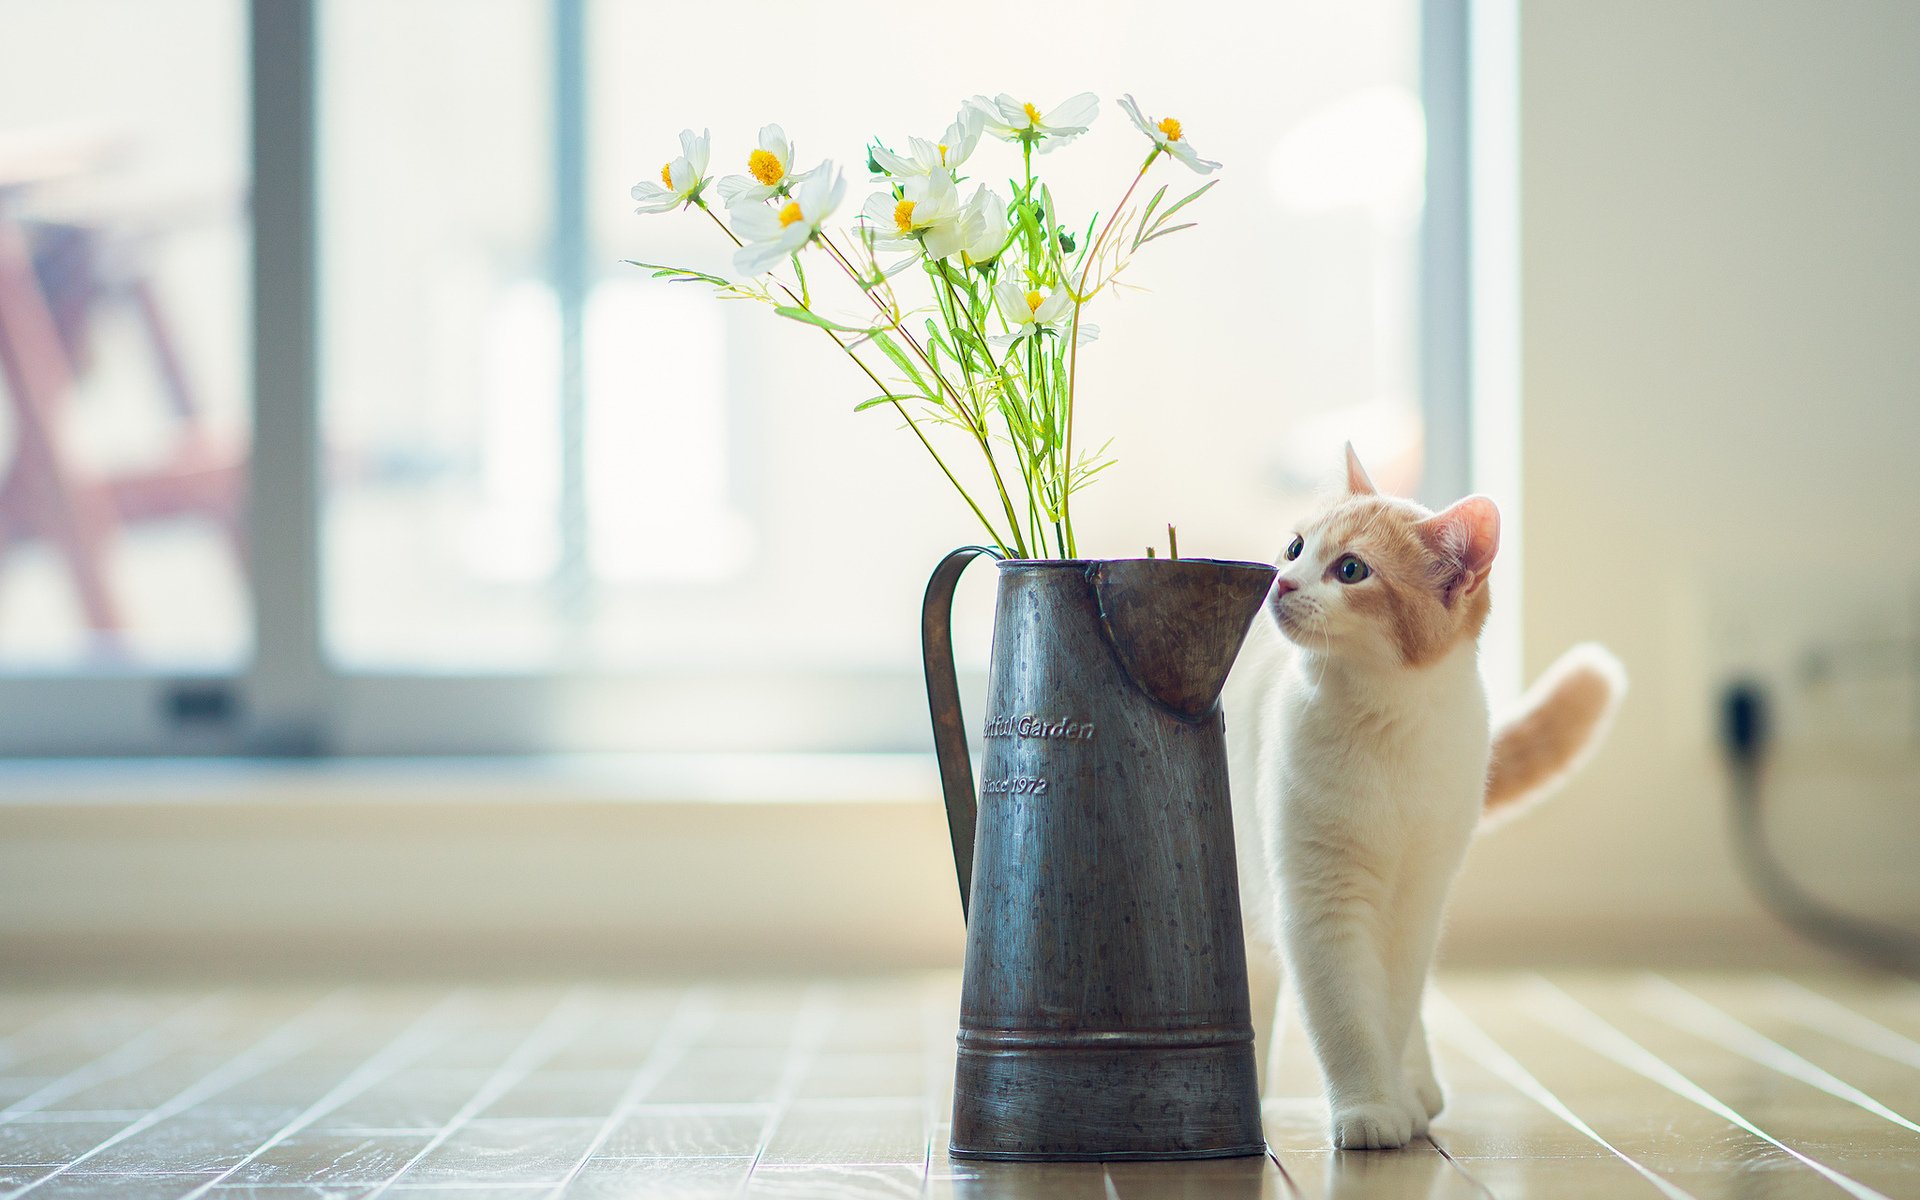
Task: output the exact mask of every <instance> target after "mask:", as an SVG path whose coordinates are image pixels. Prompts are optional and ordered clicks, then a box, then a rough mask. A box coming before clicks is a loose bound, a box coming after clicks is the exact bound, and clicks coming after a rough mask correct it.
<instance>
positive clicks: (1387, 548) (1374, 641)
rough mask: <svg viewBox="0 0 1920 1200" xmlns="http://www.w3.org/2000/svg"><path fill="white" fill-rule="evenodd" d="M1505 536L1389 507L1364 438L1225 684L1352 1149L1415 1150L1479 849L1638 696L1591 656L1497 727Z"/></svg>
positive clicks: (1245, 780) (1454, 515) (1280, 905)
mask: <svg viewBox="0 0 1920 1200" xmlns="http://www.w3.org/2000/svg"><path fill="white" fill-rule="evenodd" d="M1499 544H1500V513H1499V510H1498V509H1497V508H1495V507H1494V504H1493V502H1492V501H1491V500H1488V499H1487V498H1486V497H1484V496H1469V497H1468V498H1467V499H1465V500H1462V501H1460V502H1459V503H1457V504H1454V505H1453V506H1452V507H1450V508H1447V509H1446V510H1445V511H1443V512H1440V513H1433V512H1431V511H1429V510H1427V509H1425V508H1422V507H1421V506H1419V505H1417V504H1414V503H1413V502H1411V501H1408V500H1400V499H1395V498H1392V497H1386V496H1381V495H1379V494H1378V493H1377V492H1375V490H1374V487H1373V484H1372V482H1371V481H1370V480H1369V479H1368V478H1367V474H1366V471H1365V470H1364V469H1363V468H1362V467H1361V466H1360V460H1359V459H1358V458H1357V457H1355V455H1354V453H1353V447H1351V446H1348V447H1347V494H1346V495H1345V496H1344V497H1343V498H1341V499H1340V501H1339V502H1337V503H1336V504H1334V505H1333V506H1332V507H1331V508H1329V509H1328V510H1327V511H1325V512H1323V513H1321V514H1320V515H1319V516H1317V517H1315V518H1314V519H1313V520H1311V521H1309V522H1308V523H1307V524H1306V525H1305V526H1304V527H1302V528H1301V530H1300V531H1299V532H1298V533H1297V534H1295V535H1294V536H1293V537H1292V540H1291V541H1290V543H1289V544H1288V546H1287V548H1286V551H1285V553H1284V554H1283V556H1282V557H1281V559H1280V561H1279V562H1278V564H1277V565H1278V567H1279V568H1280V574H1279V576H1278V578H1277V579H1276V580H1275V582H1274V587H1273V591H1272V593H1271V594H1270V595H1269V596H1268V599H1267V605H1266V609H1265V612H1264V616H1263V617H1262V618H1256V620H1255V622H1254V629H1253V632H1252V634H1251V635H1250V636H1249V638H1248V641H1247V647H1246V649H1245V650H1244V651H1243V652H1242V654H1241V658H1240V662H1239V664H1238V665H1237V666H1236V667H1235V668H1234V673H1233V676H1232V678H1231V680H1230V681H1229V683H1228V687H1227V693H1226V705H1227V723H1228V735H1227V736H1228V745H1229V750H1230V754H1231V758H1232V770H1233V797H1234V818H1235V826H1236V829H1237V835H1238V842H1239V848H1240V861H1241V864H1242V871H1241V879H1242V894H1243V896H1244V898H1245V904H1244V907H1245V908H1246V910H1247V912H1248V915H1249V918H1250V924H1251V925H1252V927H1253V928H1254V929H1255V930H1257V931H1261V932H1264V933H1265V934H1267V936H1268V937H1269V938H1270V939H1271V940H1273V941H1275V942H1277V943H1278V945H1277V947H1276V948H1277V949H1278V950H1279V951H1280V952H1281V955H1282V957H1283V959H1284V963H1285V966H1286V969H1287V970H1288V971H1289V973H1290V976H1291V979H1292V984H1293V987H1294V988H1295V989H1296V990H1297V993H1298V995H1299V998H1300V1006H1301V1014H1302V1017H1303V1019H1304V1021H1305V1024H1306V1028H1307V1034H1308V1037H1309V1039H1310V1040H1311V1041H1312V1043H1313V1049H1314V1053H1315V1055H1316V1056H1317V1057H1318V1058H1319V1060H1320V1067H1321V1071H1322V1073H1323V1074H1324V1075H1325V1077H1326V1081H1327V1093H1328V1094H1327V1100H1328V1103H1329V1105H1330V1107H1331V1109H1332V1117H1333V1141H1334V1144H1335V1145H1336V1146H1339V1147H1341V1148H1342V1149H1388V1148H1392V1147H1396V1146H1403V1145H1405V1144H1406V1143H1407V1142H1408V1141H1409V1140H1410V1139H1411V1138H1414V1137H1417V1136H1419V1135H1420V1134H1422V1133H1425V1132H1426V1129H1427V1123H1428V1121H1429V1119H1430V1118H1432V1117H1433V1116H1435V1115H1436V1114H1438V1113H1439V1111H1440V1107H1441V1103H1442V1096H1441V1090H1440V1085H1439V1082H1438V1081H1437V1080H1436V1079H1435V1077H1434V1072H1433V1062H1432V1060H1431V1058H1430V1057H1429V1055H1428V1052H1427V1039H1426V1032H1425V1030H1424V1029H1423V1028H1422V1022H1421V1016H1420V1002H1421V998H1422V995H1423V993H1424V991H1425V987H1426V980H1427V970H1428V966H1429V965H1430V963H1431V962H1432V959H1433V951H1434V944H1435V942H1436V940H1437V939H1438V937H1439V933H1440V919H1441V913H1442V910H1443V909H1444V907H1445V905H1446V898H1447V891H1448V888H1449V887H1450V886H1451V885H1452V883H1453V878H1454V875H1455V874H1456V873H1457V872H1458V870H1459V867H1460V860H1461V858H1462V856H1463V855H1464V854H1465V853H1466V849H1467V844H1468V842H1469V841H1470V840H1471V839H1472V837H1473V834H1474V830H1475V829H1476V828H1477V827H1478V826H1479V825H1481V824H1482V823H1483V821H1484V819H1485V818H1486V815H1487V814H1488V813H1492V812H1494V811H1496V810H1500V811H1503V812H1510V811H1512V810H1513V809H1515V808H1516V807H1518V806H1519V805H1521V804H1522V803H1523V802H1525V801H1527V800H1530V799H1534V798H1537V797H1538V796H1539V795H1541V794H1542V793H1543V792H1544V791H1546V790H1548V789H1550V788H1551V787H1552V786H1553V785H1554V784H1555V783H1557V782H1558V781H1559V780H1560V779H1562V778H1564V777H1565V776H1566V775H1567V774H1568V773H1569V772H1571V771H1572V770H1573V769H1574V768H1575V767H1576V766H1578V765H1579V763H1580V761H1581V760H1582V759H1583V758H1584V757H1585V755H1586V754H1587V753H1588V752H1589V751H1591V749H1592V748H1593V747H1594V746H1595V745H1596V744H1597V743H1598V741H1599V740H1600V737H1601V736H1602V734H1603V732H1604V729H1605V726H1606V724H1607V722H1608V721H1609V720H1610V719H1611V717H1612V714H1613V711H1614V709H1615V708H1616V707H1617V705H1618V704H1619V701H1620V697H1621V696H1622V695H1623V694H1624V692H1625V690H1626V675H1625V672H1624V670H1622V668H1621V666H1620V664H1619V662H1618V660H1616V659H1615V658H1614V657H1613V656H1612V655H1611V654H1609V653H1607V652H1606V651H1605V650H1603V649H1601V648H1600V647H1598V646H1580V647H1576V648H1575V649H1573V650H1571V651H1569V652H1568V653H1567V654H1566V655H1564V656H1563V657H1562V658H1561V659H1560V661H1559V662H1557V663H1555V664H1554V666H1553V668H1552V669H1551V670H1549V671H1548V673H1547V674H1546V675H1545V676H1544V677H1543V678H1542V679H1541V681H1540V682H1539V683H1538V684H1536V685H1535V686H1534V688H1533V689H1532V691H1530V692H1529V693H1528V695H1527V696H1526V697H1525V698H1524V700H1523V701H1522V703H1521V705H1520V707H1519V710H1518V711H1517V713H1516V714H1515V715H1514V716H1513V717H1512V718H1511V719H1509V720H1505V721H1503V722H1501V724H1500V725H1499V727H1498V728H1490V726H1489V720H1488V712H1487V699H1486V693H1485V691H1484V689H1483V688H1482V686H1481V682H1480V672H1479V666H1478V663H1477V652H1478V638H1479V635H1480V629H1481V626H1482V625H1483V624H1484V623H1485V622H1486V617H1487V609H1488V597H1487V590H1488V589H1487V574H1488V572H1489V571H1490V570H1491V569H1492V566H1493V558H1494V554H1495V552H1496V551H1497V550H1498V548H1499ZM1289 643H1290V644H1289ZM1278 1027H1279V1014H1278V1013H1276V1014H1275V1029H1276V1032H1277V1030H1278Z"/></svg>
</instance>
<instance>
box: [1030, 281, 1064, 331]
mask: <svg viewBox="0 0 1920 1200" xmlns="http://www.w3.org/2000/svg"><path fill="white" fill-rule="evenodd" d="M1072 306H1073V301H1071V300H1069V299H1068V298H1067V293H1066V291H1065V290H1064V289H1062V290H1060V291H1056V292H1054V293H1053V294H1052V295H1050V296H1048V297H1047V298H1046V299H1045V300H1042V301H1041V302H1040V307H1039V308H1036V309H1034V310H1033V319H1034V320H1036V321H1038V322H1040V323H1041V324H1042V325H1051V324H1052V323H1053V322H1055V321H1057V320H1060V319H1061V318H1062V317H1064V316H1065V315H1067V313H1068V311H1069V310H1070V309H1071V308H1072Z"/></svg>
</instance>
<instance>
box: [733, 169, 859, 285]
mask: <svg viewBox="0 0 1920 1200" xmlns="http://www.w3.org/2000/svg"><path fill="white" fill-rule="evenodd" d="M846 195H847V181H846V180H845V179H843V178H841V176H840V174H839V173H838V172H836V171H835V170H834V169H833V164H832V163H830V162H824V163H821V164H820V165H819V166H818V167H815V168H814V169H813V170H811V171H809V172H807V181H806V182H805V183H803V184H801V185H800V186H798V187H796V188H794V189H793V193H792V194H791V195H790V196H788V197H787V198H786V200H785V202H784V203H779V204H749V205H746V206H744V207H741V208H737V209H734V210H733V231H734V233H736V234H737V235H739V237H740V240H741V241H743V242H745V243H746V245H744V246H742V247H740V249H738V250H736V251H734V254H733V265H734V266H735V267H736V268H737V269H738V270H739V271H740V273H741V274H743V275H758V274H760V273H761V272H762V271H769V270H772V269H773V268H774V267H775V266H777V265H779V263H780V262H781V260H783V259H786V258H789V257H791V256H792V255H795V254H798V253H799V252H800V247H802V246H804V245H806V244H807V243H808V242H809V241H811V240H812V239H813V235H814V234H816V233H818V232H819V231H820V222H822V221H824V220H826V219H827V217H828V216H829V215H830V214H831V213H832V212H833V210H834V209H835V208H838V207H839V205H840V201H841V200H843V199H845V198H846Z"/></svg>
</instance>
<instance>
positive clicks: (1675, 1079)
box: [1530, 974, 1891, 1200]
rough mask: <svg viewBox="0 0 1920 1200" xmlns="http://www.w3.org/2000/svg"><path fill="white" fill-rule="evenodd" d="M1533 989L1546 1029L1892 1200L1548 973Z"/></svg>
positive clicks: (1868, 1198)
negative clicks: (1719, 1091) (1718, 1090)
mask: <svg viewBox="0 0 1920 1200" xmlns="http://www.w3.org/2000/svg"><path fill="white" fill-rule="evenodd" d="M1530 990H1531V994H1532V996H1533V998H1534V1001H1535V1002H1536V1003H1537V1004H1538V1005H1539V1006H1540V1007H1541V1008H1542V1009H1544V1010H1547V1011H1546V1012H1544V1013H1542V1014H1541V1015H1540V1016H1539V1018H1538V1019H1539V1020H1540V1021H1541V1023H1542V1024H1544V1025H1546V1026H1547V1027H1548V1028H1550V1029H1556V1030H1559V1031H1560V1032H1561V1033H1563V1034H1565V1035H1566V1036H1567V1037H1569V1038H1572V1039H1573V1040H1574V1041H1577V1042H1579V1043H1580V1044H1581V1045H1584V1046H1586V1047H1587V1048H1588V1049H1590V1050H1593V1051H1596V1052H1598V1053H1599V1054H1601V1055H1604V1056H1605V1057H1607V1058H1610V1059H1612V1060H1613V1061H1614V1062H1617V1063H1619V1064H1620V1065H1621V1066H1623V1067H1625V1068H1627V1069H1628V1070H1630V1071H1632V1072H1634V1073H1635V1074H1636V1075H1640V1076H1642V1077H1643V1078H1646V1079H1649V1080H1652V1081H1653V1082H1654V1083H1657V1084H1659V1085H1660V1086H1661V1087H1664V1088H1666V1089H1667V1090H1668V1091H1670V1092H1672V1093H1673V1094H1674V1095H1676V1096H1679V1097H1681V1098H1682V1099H1685V1100H1690V1101H1692V1102H1693V1103H1694V1104H1697V1105H1699V1106H1700V1107H1701V1108H1704V1109H1706V1110H1707V1111H1708V1112H1711V1113H1713V1114H1714V1115H1716V1116H1718V1117H1720V1118H1722V1119H1723V1120H1726V1121H1730V1122H1732V1123H1733V1124H1735V1125H1737V1126H1739V1127H1740V1128H1742V1129H1744V1130H1746V1131H1747V1132H1748V1133H1751V1134H1753V1135H1754V1136H1755V1137H1757V1138H1760V1139H1761V1140H1763V1141H1765V1142H1767V1143H1769V1144H1770V1145H1773V1146H1775V1147H1777V1148H1778V1149H1781V1150H1784V1151H1785V1152H1786V1153H1787V1154H1789V1155H1791V1156H1792V1157H1793V1158H1794V1159H1796V1160H1798V1161H1799V1162H1801V1163H1803V1164H1805V1165H1806V1166H1808V1167H1810V1168H1812V1169H1813V1170H1814V1171H1816V1172H1818V1173H1819V1174H1820V1175H1822V1176H1824V1177H1825V1178H1826V1179H1827V1180H1828V1182H1830V1183H1833V1184H1835V1185H1837V1186H1838V1187H1840V1188H1841V1189H1842V1190H1843V1191H1845V1192H1847V1193H1848V1194H1849V1195H1852V1196H1855V1197H1857V1198H1858V1200H1891V1197H1888V1196H1886V1195H1885V1194H1884V1193H1881V1192H1879V1191H1876V1190H1874V1189H1873V1188H1870V1187H1868V1186H1867V1185H1866V1184H1864V1183H1861V1182H1860V1181H1859V1180H1857V1179H1855V1178H1853V1177H1852V1176H1850V1175H1845V1174H1842V1173H1841V1172H1839V1171H1836V1170H1834V1169H1833V1168H1832V1167H1829V1166H1827V1165H1826V1164H1825V1163H1823V1162H1820V1161H1818V1160H1817V1159H1814V1158H1812V1157H1810V1156H1808V1155H1806V1154H1803V1153H1801V1152H1800V1151H1798V1150H1796V1149H1794V1148H1793V1147H1792V1146H1789V1145H1787V1143H1785V1142H1784V1141H1781V1140H1780V1139H1779V1138H1777V1137H1775V1136H1773V1135H1772V1134H1770V1133H1768V1132H1767V1131H1766V1130H1764V1129H1762V1128H1760V1126H1759V1125H1757V1124H1755V1123H1754V1122H1753V1121H1750V1120H1748V1119H1747V1118H1746V1117H1745V1116H1743V1115H1742V1114H1740V1113H1739V1112H1737V1111H1735V1110H1734V1108H1733V1107H1732V1106H1731V1105H1729V1104H1727V1103H1726V1102H1725V1101H1723V1100H1721V1099H1720V1098H1719V1097H1718V1096H1715V1095H1713V1094H1712V1093H1711V1092H1709V1091H1707V1090H1706V1089H1705V1088H1703V1087H1701V1086H1700V1085H1699V1084H1697V1083H1695V1082H1694V1081H1693V1080H1691V1079H1689V1078H1687V1076H1686V1075H1684V1074H1682V1073H1681V1072H1680V1071H1679V1070H1678V1069H1677V1068H1675V1067H1674V1066H1672V1065H1671V1064H1669V1063H1668V1062H1667V1061H1666V1060H1665V1059H1663V1058H1661V1057H1660V1056H1659V1055H1657V1054H1655V1053H1654V1052H1653V1051H1651V1050H1649V1049H1647V1048H1646V1047H1645V1046H1642V1045H1641V1044H1640V1043H1639V1042H1636V1041H1634V1040H1633V1039H1632V1038H1630V1037H1628V1036H1627V1035H1626V1034H1624V1033H1622V1032H1621V1031H1620V1030H1618V1029H1616V1028H1614V1026H1613V1025H1612V1024H1610V1023H1609V1022H1608V1021H1607V1020H1606V1019H1605V1018H1604V1017H1602V1016H1601V1015H1600V1014H1599V1013H1596V1012H1594V1011H1593V1010H1592V1009H1590V1008H1588V1007H1587V1006H1586V1005H1584V1004H1582V1003H1580V1001H1578V1000H1576V999H1574V998H1573V996H1572V995H1570V994H1568V993H1567V992H1566V991H1565V990H1563V989H1562V988H1561V987H1560V986H1559V985H1558V984H1556V983H1554V982H1553V981H1552V980H1550V979H1548V978H1547V977H1546V976H1544V975H1537V974H1536V975H1534V976H1533V986H1532V988H1531V989H1530ZM1549 1016H1553V1017H1557V1018H1558V1020H1557V1021H1556V1020H1550V1019H1548V1017H1549ZM1568 1025H1571V1026H1572V1027H1573V1029H1575V1030H1579V1031H1580V1032H1573V1031H1572V1030H1569V1029H1568V1028H1567V1026H1568Z"/></svg>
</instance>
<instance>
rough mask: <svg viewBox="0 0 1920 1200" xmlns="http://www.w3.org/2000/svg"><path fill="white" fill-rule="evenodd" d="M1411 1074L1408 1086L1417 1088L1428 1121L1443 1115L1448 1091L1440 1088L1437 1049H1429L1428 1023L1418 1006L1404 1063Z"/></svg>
mask: <svg viewBox="0 0 1920 1200" xmlns="http://www.w3.org/2000/svg"><path fill="white" fill-rule="evenodd" d="M1403 1065H1404V1067H1405V1069H1406V1073H1407V1086H1408V1087H1409V1088H1412V1089H1413V1098H1414V1099H1415V1100H1416V1101H1418V1102H1419V1104H1420V1108H1421V1110H1422V1111H1424V1112H1425V1113H1426V1115H1427V1119H1428V1120H1432V1119H1433V1118H1434V1117H1437V1116H1439V1115H1440V1110H1441V1109H1442V1108H1444V1107H1446V1103H1447V1098H1446V1093H1445V1092H1443V1091H1442V1090H1441V1089H1440V1077H1439V1076H1438V1075H1436V1074H1434V1070H1433V1052H1432V1051H1431V1050H1430V1049H1428V1048H1427V1022H1426V1018H1424V1017H1423V1016H1421V1014H1420V1011H1419V1010H1418V1009H1417V1008H1416V1009H1415V1010H1414V1014H1413V1027H1412V1028H1411V1029H1409V1030H1408V1031H1407V1053H1406V1060H1405V1063H1404V1064H1403Z"/></svg>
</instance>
